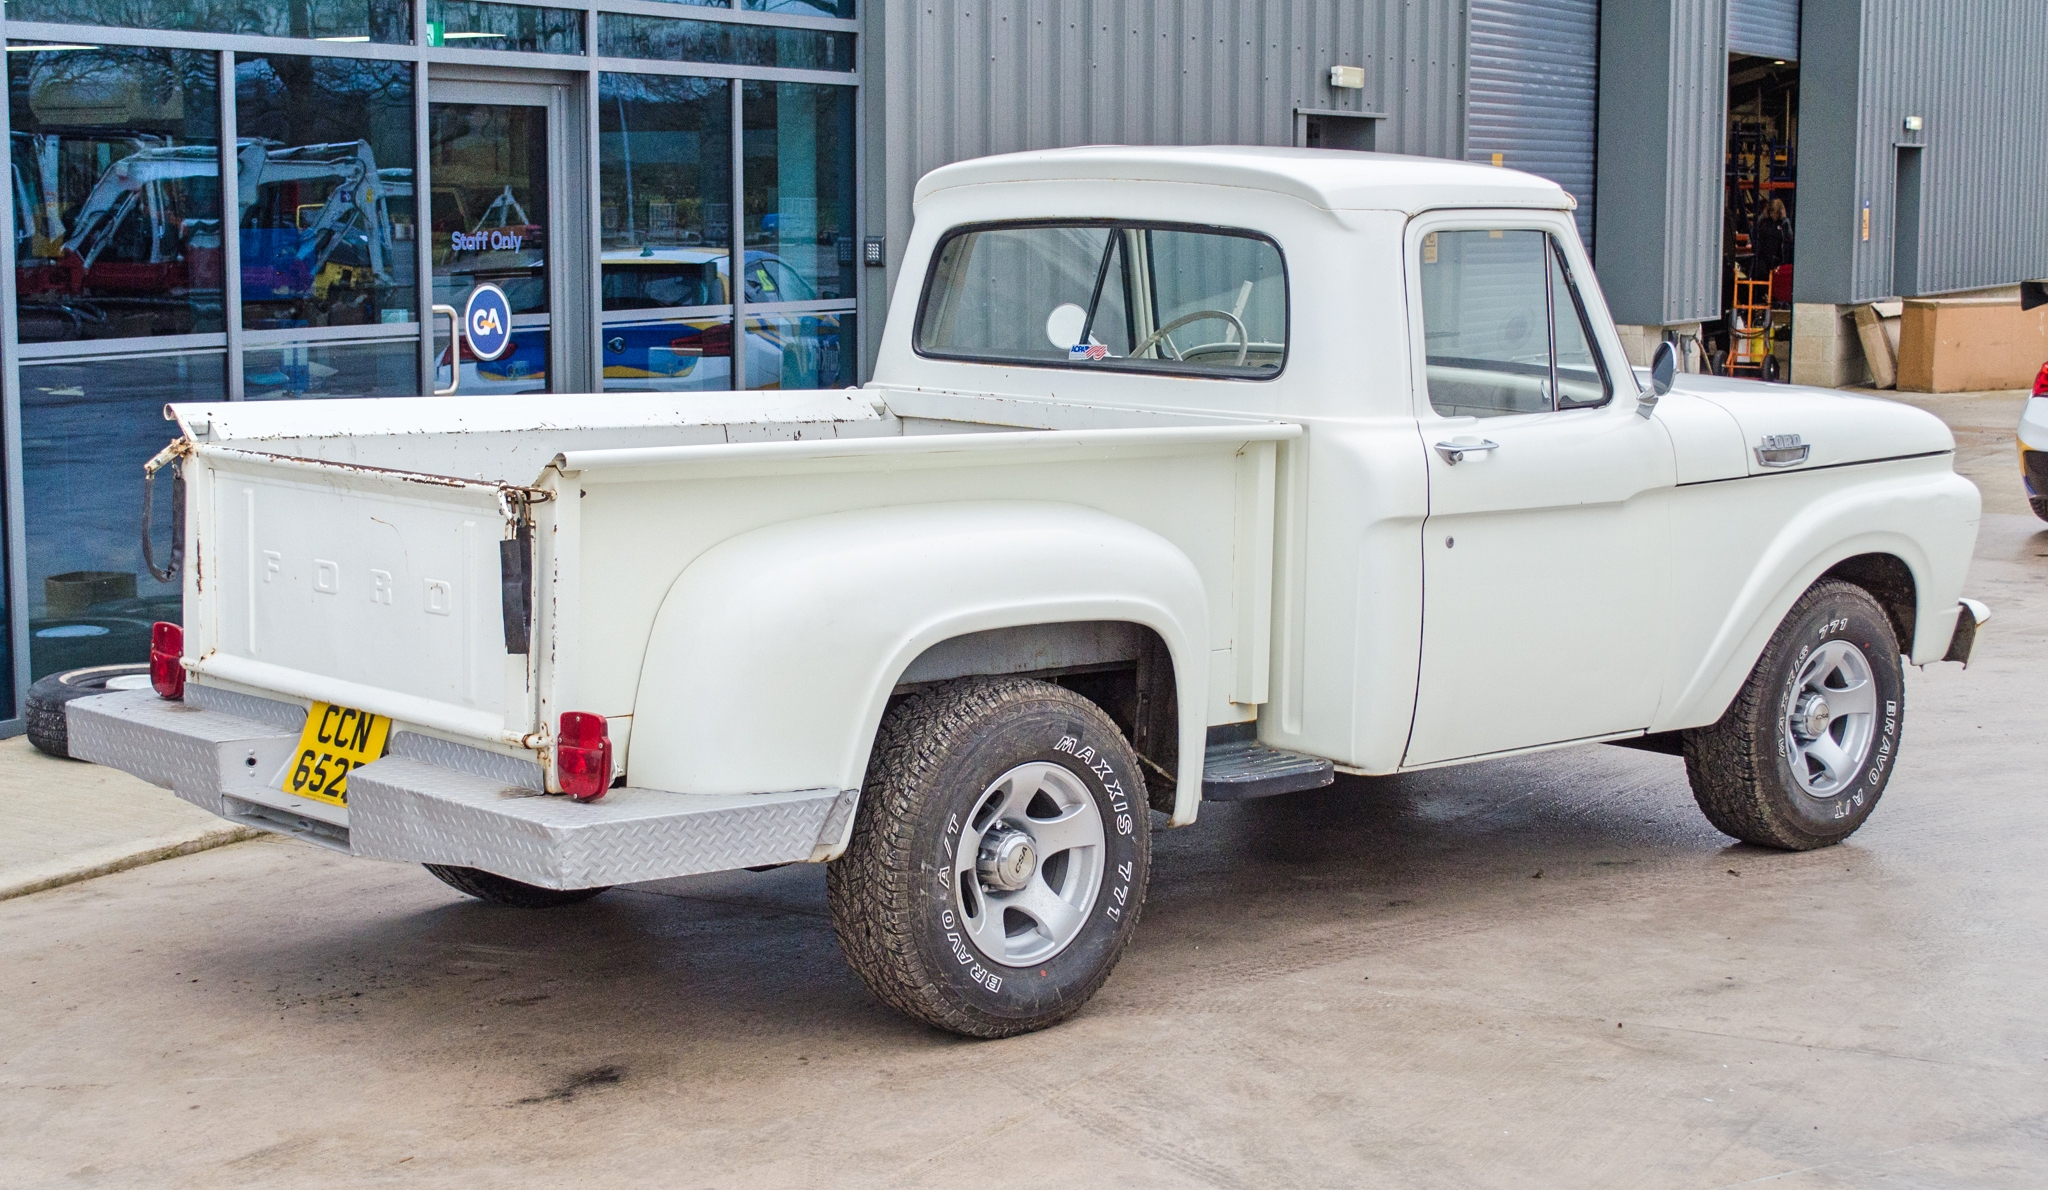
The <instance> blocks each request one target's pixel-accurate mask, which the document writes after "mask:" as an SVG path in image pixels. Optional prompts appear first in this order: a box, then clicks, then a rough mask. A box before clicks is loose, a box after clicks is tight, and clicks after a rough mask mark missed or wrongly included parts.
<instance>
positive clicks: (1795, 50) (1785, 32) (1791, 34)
mask: <svg viewBox="0 0 2048 1190" xmlns="http://www.w3.org/2000/svg"><path fill="white" fill-rule="evenodd" d="M1728 49H1729V50H1730V51H1731V52H1733V53H1737V54H1755V55H1756V56H1757V57H1759V58H1783V59H1785V60H1786V61H1787V62H1797V61H1798V60H1799V0H1728Z"/></svg>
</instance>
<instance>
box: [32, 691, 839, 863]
mask: <svg viewBox="0 0 2048 1190" xmlns="http://www.w3.org/2000/svg"><path fill="white" fill-rule="evenodd" d="M194 695H197V697H196V698H195V697H194ZM222 695H223V692H221V691H215V690H210V689H207V688H205V687H197V686H195V687H189V688H188V691H187V701H185V702H182V703H177V702H166V701H164V700H163V699H160V698H158V697H157V696H156V695H155V693H154V692H152V691H148V690H129V691H121V692H119V693H115V694H103V695H97V696H94V697H92V698H81V699H76V700H74V701H72V702H71V703H69V704H67V706H66V715H67V725H66V726H67V729H68V731H69V733H70V735H69V739H70V741H71V752H72V755H74V756H77V757H78V758H79V759H81V760H89V761H92V762H94V763H97V764H104V765H109V766H111V767H113V768H118V769H121V770H123V771H124V772H129V773H133V774H135V775H136V776H138V777H141V778H142V779H143V780H145V781H148V782H150V783H151V784H154V785H159V786H162V787H164V788H166V789H169V790H170V791H171V792H173V793H175V794H177V795H178V796H179V797H181V798H184V799H185V800H186V801H189V802H191V803H193V804H194V805H197V806H200V807H202V808H204V809H207V810H210V811H212V812H213V813H215V814H218V815H220V816H221V817H223V818H226V819H229V820H230V821H233V822H238V823H243V824H246V825H249V826H254V827H258V828H261V829H263V830H269V831H274V832H277V833H279V834H285V835H291V836H293V837H295V838H299V839H303V840H305V841H307V842H311V843H317V844H319V845H321V846H325V847H328V848H331V849H334V850H337V851H342V852H346V853H348V854H350V855H356V856H361V857H364V858H368V859H386V860H399V861H406V862H418V863H433V864H453V865H457V866H461V867H469V868H481V869H483V870H484V871H487V872H495V873H497V874H499V875H501V876H509V877H511V878H512V879H514V880H523V881H525V882H526V883H528V884H537V885H541V886H543V887H546V888H591V887H595V886H598V885H606V884H630V883H633V882H635V881H642V880H660V879H665V878H667V877H671V876H689V875H694V874H697V873H700V872H719V871H726V870H729V869H732V868H747V867H759V866H761V865H763V864H781V863H800V862H803V861H806V860H810V859H813V858H818V857H822V856H823V855H825V854H826V853H828V852H829V851H831V850H833V849H834V848H836V847H837V846H838V845H839V844H841V843H842V842H844V840H845V838H846V834H847V832H848V830H849V829H850V828H851V826H852V823H853V807H854V800H855V796H856V793H857V791H855V790H831V789H820V790H800V791H797V792H793V793H765V794H734V795H724V796H714V795H705V794H686V793H668V792H665V791H663V790H658V789H635V788H631V787H628V788H624V789H614V790H612V791H611V792H610V793H609V794H607V795H605V797H603V798H602V799H600V800H598V801H596V802H591V803H587V804H586V803H577V802H573V801H570V800H569V799H567V798H563V797H557V796H553V795H549V794H545V793H542V792H541V791H540V785H541V783H540V770H539V767H538V766H537V765H533V764H530V763H527V762H524V761H520V760H518V759H516V758H511V757H506V756H502V755H499V754H497V753H494V752H487V751H484V750H482V749H478V748H469V747H465V746H463V745H460V744H453V743H449V742H448V741H445V740H439V739H433V738H430V737H427V736H421V735H417V734H414V733H412V732H405V731H400V732H397V733H394V735H393V736H392V742H391V752H390V754H389V755H387V756H385V757H384V759H382V760H379V761H377V762H376V763H374V764H369V765H365V766H364V767H362V768H360V769H357V770H356V771H355V772H353V773H351V774H349V805H348V808H347V809H345V810H344V809H341V808H340V807H334V806H327V805H324V804H322V803H318V802H308V801H306V800H304V799H301V798H296V797H293V796H292V795H290V794H287V793H285V792H284V791H283V790H282V789H280V788H279V786H280V785H282V784H283V778H284V770H285V766H286V765H287V764H288V763H289V762H290V760H291V757H292V754H293V752H294V751H295V745H296V744H297V742H298V734H299V728H298V724H299V723H302V722H303V721H304V715H305V712H304V711H303V710H302V709H301V708H299V707H296V706H293V705H291V704H286V703H278V702H272V701H270V700H267V699H258V698H248V697H246V696H237V695H225V696H224V697H223V696H222Z"/></svg>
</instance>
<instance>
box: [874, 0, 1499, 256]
mask: <svg viewBox="0 0 2048 1190" xmlns="http://www.w3.org/2000/svg"><path fill="white" fill-rule="evenodd" d="M877 18H879V21H880V25H879V27H877V26H876V24H875V21H876V19H877ZM869 19H870V26H869V29H870V31H869V40H870V42H871V43H873V42H875V41H877V40H879V41H880V42H881V43H882V44H881V45H880V46H879V47H877V49H878V52H879V57H880V59H881V60H880V62H879V63H876V61H875V58H874V57H871V58H870V59H869V61H870V64H871V65H870V73H869V75H868V76H867V80H868V87H869V94H868V96H867V100H866V101H867V103H868V104H869V105H870V110H871V111H872V110H873V107H874V105H877V104H880V105H881V107H882V108H883V112H882V113H881V114H879V115H878V118H876V119H875V120H874V121H872V122H871V124H870V127H871V128H872V129H875V130H877V131H879V132H880V133H881V135H882V142H883V143H882V144H881V145H879V146H871V150H870V152H871V153H872V152H873V151H874V149H875V148H879V149H880V150H881V154H882V159H881V171H880V172H881V174H882V175H883V176H882V179H881V180H882V187H881V189H882V193H880V194H875V193H874V192H873V191H870V202H871V203H873V202H880V203H881V204H882V205H883V207H884V208H885V212H884V215H883V220H886V228H887V235H888V238H889V242H890V243H891V245H892V249H891V254H890V266H891V267H890V276H891V278H892V280H893V277H894V270H895V263H896V262H895V255H894V248H893V245H900V244H902V243H903V241H904V239H905V237H906V236H907V235H908V233H909V230H910V195H911V192H912V189H913V187H914V186H915V185H916V182H917V179H918V178H919V177H921V176H923V175H924V174H925V173H926V172H928V171H930V170H932V169H936V168H937V167H939V166H941V165H946V164H948V163H950V162H954V161H960V160H964V159H966V158H970V157H979V156H983V155H986V154H989V153H1006V152H1013V151H1017V150H1023V149H1037V148H1051V147H1057V146H1064V145H1081V144H1101V143H1119V142H1120V143H1142V144H1263V145H1289V144H1293V143H1294V137H1295V109H1296V108H1311V109H1319V110H1334V111H1361V112H1377V113H1384V114H1385V116H1386V117H1387V118H1386V119H1385V120H1383V121H1381V122H1380V124H1379V130H1378V137H1377V147H1378V148H1379V149H1380V151H1382V152H1394V153H1419V154H1427V155H1431V156H1440V157H1460V156H1463V154H1464V103H1463V99H1464V85H1465V62H1464V43H1465V21H1466V13H1465V4H1464V0H1269V2H1262V0H1186V2H1183V3H1176V4H1164V3H1158V2H1156V0H986V2H977V0H967V2H965V3H951V4H948V3H938V2H936V0H923V2H916V0H876V3H875V4H873V5H871V6H870V18H869ZM1333 65H1346V66H1363V67H1364V68H1365V75H1366V86H1365V89H1364V90H1363V91H1356V90H1348V89H1347V90H1333V89H1332V88H1331V87H1330V86H1329V77H1328V76H1329V68H1330V67H1331V66H1333ZM871 172H872V171H871ZM883 220H877V219H876V218H875V216H874V215H873V214H870V216H869V224H870V226H873V225H874V224H876V223H877V222H882V221H883Z"/></svg>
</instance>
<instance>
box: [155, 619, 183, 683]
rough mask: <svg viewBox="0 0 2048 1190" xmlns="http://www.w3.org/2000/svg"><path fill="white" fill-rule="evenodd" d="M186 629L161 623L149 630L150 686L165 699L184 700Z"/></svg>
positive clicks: (160, 621)
mask: <svg viewBox="0 0 2048 1190" xmlns="http://www.w3.org/2000/svg"><path fill="white" fill-rule="evenodd" d="M184 657H185V629H184V628H183V627H182V626H181V625H177V624H170V623H166V622H164V621H162V620H159V621H157V622H156V624H155V625H154V626H153V627H151V628H150V630H149V684H150V685H151V686H153V687H155V688H156V692H157V693H158V694H159V695H161V696H162V697H164V698H169V699H173V700H176V699H182V698H184V697H185V664H184Z"/></svg>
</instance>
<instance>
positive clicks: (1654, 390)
mask: <svg viewBox="0 0 2048 1190" xmlns="http://www.w3.org/2000/svg"><path fill="white" fill-rule="evenodd" d="M1677 379H1678V349H1677V348H1676V347H1673V346H1672V345H1671V344H1669V343H1659V344H1657V354H1655V355H1653V356H1651V357H1650V391H1649V392H1646V393H1644V394H1643V395H1642V398H1641V399H1640V401H1638V403H1637V404H1636V412H1637V413H1640V414H1642V415H1643V416H1644V417H1648V416H1650V412H1651V411H1652V410H1654V409H1655V408H1657V399H1658V398H1659V397H1662V396H1663V395H1664V394H1665V393H1668V392H1670V391H1671V385H1672V382H1673V381H1675V380H1677Z"/></svg>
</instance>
